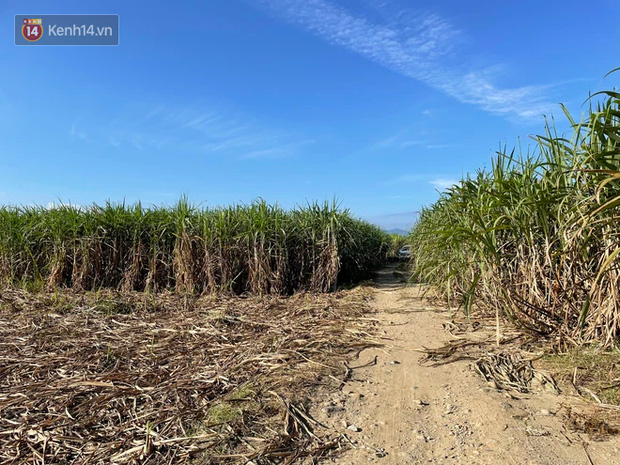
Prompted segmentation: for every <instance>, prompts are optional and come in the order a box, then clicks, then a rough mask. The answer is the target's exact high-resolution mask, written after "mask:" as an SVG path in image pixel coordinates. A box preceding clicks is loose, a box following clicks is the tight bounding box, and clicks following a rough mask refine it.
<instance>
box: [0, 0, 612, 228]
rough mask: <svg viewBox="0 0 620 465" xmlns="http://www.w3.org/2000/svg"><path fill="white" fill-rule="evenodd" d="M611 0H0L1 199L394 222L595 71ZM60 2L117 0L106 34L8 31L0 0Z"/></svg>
mask: <svg viewBox="0 0 620 465" xmlns="http://www.w3.org/2000/svg"><path fill="white" fill-rule="evenodd" d="M616 6H617V5H616V4H615V2H612V1H611V0H600V1H599V2H597V5H596V11H595V12H594V11H593V8H592V5H590V4H587V3H584V2H577V1H565V2H540V1H536V2H534V1H530V0H524V1H521V2H497V1H486V0H485V1H474V2H462V1H452V0H450V1H441V2H431V1H419V2H412V1H405V0H400V1H397V0H355V1H353V0H340V1H338V0H210V1H186V2H176V3H172V2H161V1H154V2H148V3H147V2H139V3H138V2H127V1H123V2H121V1H106V2H105V6H103V2H84V1H62V0H59V1H55V2H53V4H51V3H50V2H49V1H24V0H21V1H19V2H18V1H8V2H7V1H4V2H2V5H1V6H0V13H1V16H0V17H1V18H2V25H1V27H0V31H2V40H1V41H0V62H1V63H2V65H3V66H2V73H0V203H4V204H7V203H12V204H41V205H47V204H49V203H50V202H54V201H57V200H58V199H60V200H62V201H64V202H72V203H75V204H82V205H84V204H90V203H92V202H103V201H105V200H108V199H110V200H112V201H119V200H123V199H126V200H127V201H130V202H131V201H136V200H142V201H143V202H144V203H146V204H162V203H173V202H174V201H176V200H177V199H178V198H179V196H180V195H182V194H187V195H188V196H189V197H190V198H191V199H192V200H194V201H196V202H202V201H204V202H206V203H207V204H210V205H217V204H227V203H232V202H239V201H241V202H249V201H251V200H252V199H255V198H257V197H262V198H264V199H266V200H268V201H278V202H279V203H280V204H281V205H283V206H285V207H292V206H294V205H296V204H303V203H305V201H306V199H318V200H324V199H332V198H333V197H337V198H338V199H340V201H342V203H343V205H345V206H346V207H349V208H350V209H351V210H352V211H353V212H355V213H356V214H358V215H359V216H362V217H364V218H366V219H369V220H370V221H373V222H376V223H378V224H380V225H382V226H385V227H388V228H391V227H405V226H407V225H408V224H410V223H411V221H412V219H413V217H414V216H413V215H414V212H415V211H416V210H418V209H419V208H420V207H421V206H422V205H427V204H430V203H432V202H433V201H434V200H435V199H436V198H437V196H438V194H437V189H441V188H444V187H445V186H446V185H449V184H450V183H451V182H453V181H454V180H458V179H459V178H460V177H461V176H462V175H463V174H464V173H467V172H471V171H474V170H475V169H477V168H479V167H482V166H485V165H488V161H489V159H490V157H491V155H492V154H493V152H494V151H495V150H496V149H497V148H498V147H499V145H500V144H505V143H507V144H508V145H509V146H511V145H514V144H515V143H516V142H517V141H518V139H519V138H520V139H521V140H522V144H523V145H524V146H527V143H528V142H527V137H528V135H530V134H536V133H539V132H540V131H541V130H542V127H543V120H542V116H541V115H542V114H543V113H544V114H547V115H550V114H555V115H557V116H560V114H561V112H560V110H559V108H558V106H557V103H558V102H563V103H564V104H566V105H567V106H568V107H569V108H570V109H571V110H572V111H573V112H575V113H576V114H577V115H579V114H580V112H581V111H582V110H583V108H582V107H581V104H582V102H583V101H584V99H585V98H586V97H587V95H588V92H594V91H597V90H600V89H602V88H606V87H609V86H611V85H613V81H612V79H611V78H608V79H607V80H604V81H603V80H602V78H603V76H604V74H605V73H606V72H608V71H610V70H611V69H612V68H614V67H617V66H619V65H620V63H619V60H618V58H619V57H618V54H617V53H616V52H614V46H613V44H618V43H620V31H619V30H618V28H617V25H616V22H617V21H616V19H615V18H616V17H617V11H616V10H617V8H614V7H616ZM61 13H73V14H87V13H114V14H116V13H118V14H119V15H120V45H119V46H118V47H16V46H14V45H13V21H14V15H15V14H61ZM558 119H559V120H560V121H561V124H560V125H561V127H565V125H564V122H563V120H562V119H561V118H558Z"/></svg>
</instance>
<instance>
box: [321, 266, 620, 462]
mask: <svg viewBox="0 0 620 465" xmlns="http://www.w3.org/2000/svg"><path fill="white" fill-rule="evenodd" d="M395 272H396V265H392V266H390V267H388V268H386V269H384V270H383V271H382V272H381V273H380V274H379V277H378V279H377V281H376V288H377V290H376V293H375V295H374V298H373V301H372V303H371V305H372V308H373V309H374V312H375V314H374V315H371V316H372V317H374V318H376V319H377V321H378V324H379V327H380V331H381V332H382V333H383V334H384V337H383V338H382V341H383V342H384V343H385V345H384V346H383V347H381V348H372V349H367V350H365V351H363V352H362V353H361V354H360V357H359V360H357V361H356V363H352V364H351V368H353V370H352V376H351V379H350V380H349V381H348V382H347V383H346V384H345V386H344V387H343V389H342V391H341V392H339V393H337V394H334V395H333V396H332V398H331V399H329V400H328V401H325V402H323V403H321V404H320V405H319V406H318V407H317V408H316V410H317V411H316V412H314V414H315V416H316V417H317V418H319V419H321V421H322V422H323V423H324V424H326V425H328V426H330V427H332V428H335V429H338V430H340V431H342V432H344V433H345V434H346V437H347V438H348V439H349V440H350V442H351V444H350V445H351V447H350V448H349V449H347V450H346V451H344V452H342V453H341V454H339V455H336V456H334V457H333V458H331V459H330V460H331V461H332V462H334V463H337V464H341V465H349V464H350V465H354V464H355V465H358V464H363V463H378V464H382V465H390V464H421V463H434V464H454V463H465V464H502V465H503V464H515V465H516V464H518V465H524V464H537V465H547V464H549V465H552V464H553V465H555V464H558V465H559V464H562V465H568V464H580V465H581V464H584V465H599V464H620V439H619V438H618V436H612V437H608V438H607V439H606V440H605V441H595V440H593V439H592V438H590V437H589V436H588V435H587V434H585V433H579V432H574V431H571V430H570V429H568V428H567V426H566V423H565V419H564V415H565V414H564V413H563V412H564V409H562V406H563V405H566V404H570V402H571V398H569V397H568V396H565V395H557V394H555V393H551V392H539V393H535V394H519V393H506V392H500V391H498V390H497V389H494V388H493V387H492V386H490V385H489V384H488V383H486V382H485V380H484V379H482V377H480V375H478V374H477V373H476V372H475V371H474V370H473V369H472V366H471V363H472V362H471V361H467V360H462V361H457V362H454V363H448V364H445V365H441V366H429V365H422V364H420V360H421V358H422V357H423V356H424V354H423V353H421V352H419V349H421V348H422V347H430V348H436V347H439V346H441V345H443V344H445V343H446V342H447V341H448V340H450V339H451V338H452V336H450V334H448V333H447V332H446V331H445V330H444V329H443V327H442V324H443V323H445V322H446V321H448V320H449V318H450V314H449V312H448V310H447V309H446V308H441V307H437V306H432V305H429V303H428V302H426V301H425V300H424V299H423V298H422V288H421V287H420V286H416V285H405V284H403V283H402V282H401V280H400V279H399V276H398V274H397V273H395ZM375 360H376V363H374V361H375ZM366 364H368V365H367V366H364V365H366ZM356 366H357V367H360V368H355V367H356Z"/></svg>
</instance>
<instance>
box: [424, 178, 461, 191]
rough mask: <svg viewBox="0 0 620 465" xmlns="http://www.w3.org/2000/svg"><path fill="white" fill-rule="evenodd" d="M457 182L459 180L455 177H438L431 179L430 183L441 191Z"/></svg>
mask: <svg viewBox="0 0 620 465" xmlns="http://www.w3.org/2000/svg"><path fill="white" fill-rule="evenodd" d="M457 182H458V181H457V180H455V179H447V178H437V179H433V180H432V181H430V183H431V184H432V185H433V186H435V188H436V189H437V190H439V191H445V190H446V189H448V188H450V187H452V186H454V185H455V184H456V183H457Z"/></svg>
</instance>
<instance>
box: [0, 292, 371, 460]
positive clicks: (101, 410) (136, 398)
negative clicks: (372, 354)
mask: <svg viewBox="0 0 620 465" xmlns="http://www.w3.org/2000/svg"><path fill="white" fill-rule="evenodd" d="M364 311H365V304H364V296H363V292H362V291H359V290H358V291H355V292H348V293H336V294H331V295H319V296H317V295H309V294H301V295H296V296H293V297H290V298H279V297H269V298H262V299H260V298H247V299H241V298H222V297H220V298H213V297H202V298H187V297H180V296H175V295H172V294H161V295H148V294H139V293H133V294H122V295H121V294H112V293H107V294H104V295H101V294H87V293H83V294H79V295H76V294H75V293H73V294H72V293H68V292H67V293H60V294H53V295H49V294H48V295H32V294H26V293H23V292H18V291H0V463H6V464H17V463H20V464H21V463H45V464H52V463H58V464H62V463H72V464H86V463H148V464H163V463H201V464H209V463H248V461H252V462H253V463H255V464H270V463H292V462H293V461H294V460H295V459H296V458H298V457H304V456H312V457H317V456H321V455H323V454H324V453H325V451H326V450H328V449H331V448H336V447H339V445H340V440H341V437H340V436H339V435H338V434H337V433H335V432H334V431H331V430H329V429H327V428H325V427H323V426H322V425H320V424H318V423H317V422H316V421H315V420H314V419H313V418H312V417H311V416H310V415H309V413H308V403H309V401H308V399H309V398H310V396H311V395H312V393H313V392H316V390H317V389H330V390H337V389H338V388H339V387H340V385H341V383H342V379H343V376H344V375H345V374H346V372H347V369H346V363H343V362H345V360H347V359H348V358H350V357H352V356H354V355H356V354H358V353H359V351H361V350H362V349H363V348H365V347H368V346H369V345H372V344H373V343H372V342H371V341H370V340H369V337H368V336H369V333H368V331H369V330H370V329H371V326H372V323H371V322H369V321H368V320H365V319H359V318H357V317H359V316H360V315H361V314H362V313H363V312H364Z"/></svg>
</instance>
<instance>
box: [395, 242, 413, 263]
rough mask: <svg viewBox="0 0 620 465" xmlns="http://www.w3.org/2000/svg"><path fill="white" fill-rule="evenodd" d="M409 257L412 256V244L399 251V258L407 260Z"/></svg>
mask: <svg viewBox="0 0 620 465" xmlns="http://www.w3.org/2000/svg"><path fill="white" fill-rule="evenodd" d="M408 258H411V246H410V245H406V246H404V247H403V248H402V249H400V250H399V251H398V259H399V260H406V259H408Z"/></svg>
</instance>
